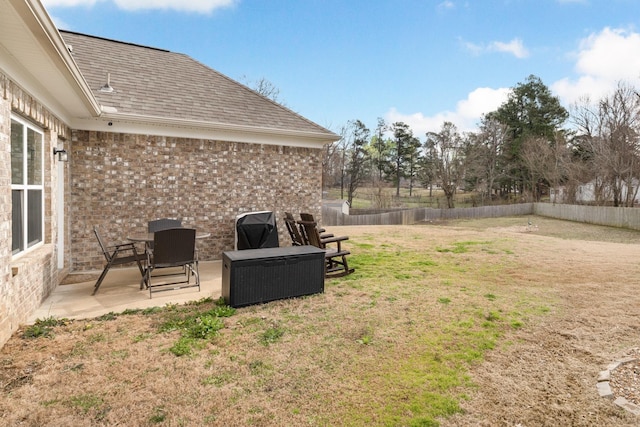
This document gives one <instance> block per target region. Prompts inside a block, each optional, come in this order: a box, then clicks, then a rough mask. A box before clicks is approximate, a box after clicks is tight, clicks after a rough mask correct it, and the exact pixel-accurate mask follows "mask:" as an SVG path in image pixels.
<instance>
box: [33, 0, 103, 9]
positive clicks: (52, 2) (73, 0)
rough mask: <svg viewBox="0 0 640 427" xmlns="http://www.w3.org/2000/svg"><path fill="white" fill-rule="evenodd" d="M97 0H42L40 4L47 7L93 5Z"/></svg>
mask: <svg viewBox="0 0 640 427" xmlns="http://www.w3.org/2000/svg"><path fill="white" fill-rule="evenodd" d="M97 2H98V0H42V4H43V5H44V7H46V8H47V9H49V8H51V7H56V6H58V7H75V6H93V5H94V4H96V3H97Z"/></svg>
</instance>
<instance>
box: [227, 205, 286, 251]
mask: <svg viewBox="0 0 640 427" xmlns="http://www.w3.org/2000/svg"><path fill="white" fill-rule="evenodd" d="M278 246H279V243H278V227H277V226H276V218H275V215H274V213H273V212H269V211H263V212H249V213H245V214H242V215H238V216H237V217H236V249H238V250H243V249H262V248H277V247H278Z"/></svg>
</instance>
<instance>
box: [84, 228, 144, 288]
mask: <svg viewBox="0 0 640 427" xmlns="http://www.w3.org/2000/svg"><path fill="white" fill-rule="evenodd" d="M93 233H94V234H95V235H96V239H98V244H99V245H100V249H101V250H102V253H103V254H104V258H105V260H106V261H107V264H106V265H105V266H104V270H102V274H100V277H98V280H97V281H96V284H95V285H94V287H93V293H92V294H91V295H95V294H96V292H98V288H99V287H100V285H101V284H102V281H103V280H104V278H105V277H106V276H107V273H108V272H109V269H110V268H111V267H114V266H117V265H123V264H130V263H132V262H135V263H136V264H137V265H138V268H139V269H140V275H141V276H142V278H143V279H144V277H145V271H144V268H143V267H142V262H143V261H145V260H146V257H145V254H144V253H138V251H137V250H136V246H135V244H134V243H133V242H131V243H120V244H117V245H110V246H108V245H105V244H104V241H103V240H102V237H101V236H100V232H99V231H98V227H97V226H95V227H93ZM143 283H144V280H143V281H141V283H140V289H142V285H143Z"/></svg>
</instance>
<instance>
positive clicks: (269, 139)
mask: <svg viewBox="0 0 640 427" xmlns="http://www.w3.org/2000/svg"><path fill="white" fill-rule="evenodd" d="M71 125H72V127H73V128H74V129H81V130H86V131H97V132H116V133H130V134H138V135H159V136H160V135H161V136H167V137H174V138H195V139H206V140H212V141H226V142H242V143H251V144H267V145H285V146H290V147H306V148H322V147H323V146H324V145H325V144H329V143H331V142H334V141H337V140H338V139H339V136H337V135H336V136H333V137H332V134H327V133H314V132H299V131H283V130H281V129H265V128H251V127H243V126H233V125H224V124H213V123H201V122H191V121H188V120H168V119H159V118H157V117H142V116H133V115H126V114H104V115H103V116H102V117H100V118H93V119H76V120H74V121H73V122H72V123H71Z"/></svg>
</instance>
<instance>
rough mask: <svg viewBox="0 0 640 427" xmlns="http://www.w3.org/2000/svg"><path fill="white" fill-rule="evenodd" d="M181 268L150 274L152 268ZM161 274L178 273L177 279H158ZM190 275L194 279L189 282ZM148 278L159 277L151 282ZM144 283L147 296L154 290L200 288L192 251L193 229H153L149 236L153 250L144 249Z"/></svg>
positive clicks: (194, 238)
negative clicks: (145, 262)
mask: <svg viewBox="0 0 640 427" xmlns="http://www.w3.org/2000/svg"><path fill="white" fill-rule="evenodd" d="M174 267H182V268H181V269H180V270H179V271H176V270H173V271H169V272H168V273H166V274H162V275H156V276H153V275H152V273H153V271H154V270H157V269H162V268H174ZM165 276H180V277H179V278H178V279H177V280H169V281H167V279H161V277H165ZM191 276H194V278H195V280H194V282H191ZM152 278H156V279H160V281H159V282H156V284H153V283H152V282H151V279H152ZM145 279H146V282H147V286H148V288H149V298H152V297H153V294H154V293H155V292H162V291H171V290H175V289H183V288H194V287H197V288H198V292H199V291H200V272H199V271H198V256H197V252H196V230H195V229H193V228H169V229H167V230H160V231H156V232H155V233H154V235H153V249H149V250H148V251H147V270H146V277H145Z"/></svg>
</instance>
